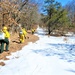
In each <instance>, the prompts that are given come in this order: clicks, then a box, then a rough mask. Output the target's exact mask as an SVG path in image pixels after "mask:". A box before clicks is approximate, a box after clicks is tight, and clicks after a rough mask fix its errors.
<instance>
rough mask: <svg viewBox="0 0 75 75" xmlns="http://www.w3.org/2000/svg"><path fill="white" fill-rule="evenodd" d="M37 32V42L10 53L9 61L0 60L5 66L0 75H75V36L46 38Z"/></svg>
mask: <svg viewBox="0 0 75 75" xmlns="http://www.w3.org/2000/svg"><path fill="white" fill-rule="evenodd" d="M37 30H38V33H37V34H36V35H37V36H39V38H40V39H39V40H38V41H37V42H35V43H31V42H30V43H29V44H28V45H27V46H25V47H23V48H22V50H20V51H17V52H15V53H12V55H11V56H8V58H9V59H10V60H6V61H4V60H0V61H3V62H5V64H6V65H5V66H0V75H75V36H73V37H52V36H50V37H48V36H45V35H44V32H43V30H42V29H40V28H38V29H37ZM65 38H66V40H64V39H65Z"/></svg>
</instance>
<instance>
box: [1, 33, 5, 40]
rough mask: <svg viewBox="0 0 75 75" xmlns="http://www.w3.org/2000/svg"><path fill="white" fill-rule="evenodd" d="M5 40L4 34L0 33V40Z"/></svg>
mask: <svg viewBox="0 0 75 75" xmlns="http://www.w3.org/2000/svg"><path fill="white" fill-rule="evenodd" d="M2 39H5V36H4V33H3V32H0V40H2Z"/></svg>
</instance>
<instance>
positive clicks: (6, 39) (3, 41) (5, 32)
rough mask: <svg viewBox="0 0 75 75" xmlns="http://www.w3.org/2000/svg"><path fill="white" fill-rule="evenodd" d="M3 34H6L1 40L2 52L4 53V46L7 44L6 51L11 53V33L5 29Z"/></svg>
mask: <svg viewBox="0 0 75 75" xmlns="http://www.w3.org/2000/svg"><path fill="white" fill-rule="evenodd" d="M2 32H3V33H4V39H2V40H0V43H1V52H3V51H4V44H6V47H5V50H6V51H9V40H10V39H9V38H10V33H9V32H8V30H7V27H5V26H4V27H3V29H2Z"/></svg>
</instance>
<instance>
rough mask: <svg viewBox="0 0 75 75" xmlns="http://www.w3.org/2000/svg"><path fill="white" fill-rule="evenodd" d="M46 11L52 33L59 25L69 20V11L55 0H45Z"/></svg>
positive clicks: (48, 25) (46, 18) (47, 22)
mask: <svg viewBox="0 0 75 75" xmlns="http://www.w3.org/2000/svg"><path fill="white" fill-rule="evenodd" d="M45 11H46V13H47V15H46V17H45V22H46V24H47V27H48V34H50V33H51V32H52V31H53V30H54V29H55V28H56V27H57V26H59V25H63V24H65V23H66V22H68V18H67V11H66V10H65V9H63V8H62V6H61V4H60V3H59V2H56V1H55V0H45Z"/></svg>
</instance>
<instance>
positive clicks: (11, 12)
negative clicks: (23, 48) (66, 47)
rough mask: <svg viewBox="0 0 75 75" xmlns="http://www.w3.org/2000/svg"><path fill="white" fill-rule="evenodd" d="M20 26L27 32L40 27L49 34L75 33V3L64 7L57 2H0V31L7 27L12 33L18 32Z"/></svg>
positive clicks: (20, 0) (7, 0)
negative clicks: (37, 26)
mask: <svg viewBox="0 0 75 75" xmlns="http://www.w3.org/2000/svg"><path fill="white" fill-rule="evenodd" d="M40 7H42V9H39V8H40ZM40 11H42V13H41V12H40ZM20 24H21V26H22V27H24V28H26V29H27V30H30V29H31V28H33V27H35V26H36V25H40V26H41V27H43V28H45V29H47V31H48V34H51V33H52V32H56V33H58V34H60V35H64V33H66V32H67V31H73V32H75V29H74V27H75V1H74V0H72V1H70V2H68V3H67V4H66V5H65V6H62V4H61V3H60V2H57V1H55V0H44V3H42V2H39V1H36V0H0V29H1V28H2V27H3V26H7V27H8V30H9V31H10V32H17V31H18V30H19V25H20ZM63 31H64V32H63Z"/></svg>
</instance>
